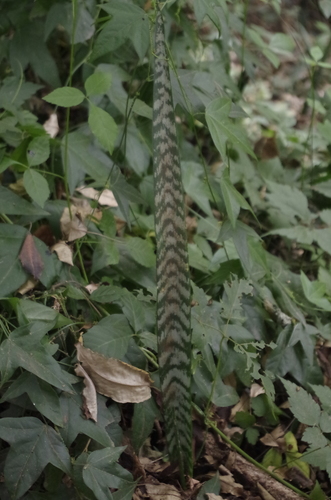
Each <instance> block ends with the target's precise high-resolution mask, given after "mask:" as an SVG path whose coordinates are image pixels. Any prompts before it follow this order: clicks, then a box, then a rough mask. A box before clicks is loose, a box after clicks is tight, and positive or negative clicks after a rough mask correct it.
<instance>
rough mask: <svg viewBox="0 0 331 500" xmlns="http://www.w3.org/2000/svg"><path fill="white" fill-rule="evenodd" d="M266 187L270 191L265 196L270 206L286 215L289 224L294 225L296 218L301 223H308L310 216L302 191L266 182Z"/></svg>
mask: <svg viewBox="0 0 331 500" xmlns="http://www.w3.org/2000/svg"><path fill="white" fill-rule="evenodd" d="M267 187H268V190H269V191H270V193H268V194H267V199H268V201H269V203H270V205H272V206H273V207H275V208H277V209H278V210H279V211H280V212H281V213H283V214H284V215H286V217H288V220H289V222H291V223H292V224H296V223H297V218H299V219H300V220H302V221H303V222H310V220H311V219H312V214H311V213H310V211H309V209H308V200H307V197H306V196H305V195H304V194H303V192H302V191H300V190H299V189H297V188H295V187H291V186H287V185H284V184H277V183H276V182H271V181H267Z"/></svg>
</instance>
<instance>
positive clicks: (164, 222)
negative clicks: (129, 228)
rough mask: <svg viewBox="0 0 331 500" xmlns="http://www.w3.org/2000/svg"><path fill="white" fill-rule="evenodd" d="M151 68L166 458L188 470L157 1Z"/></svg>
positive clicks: (184, 349) (180, 300) (173, 174)
mask: <svg viewBox="0 0 331 500" xmlns="http://www.w3.org/2000/svg"><path fill="white" fill-rule="evenodd" d="M157 8H158V12H157V18H156V26H155V71H154V110H153V144H154V153H153V154H154V181H155V226H156V242H157V265H156V269H157V290H158V292H157V295H158V296H157V330H158V350H159V365H160V379H161V390H162V397H163V411H164V419H165V429H166V438H167V443H168V449H169V456H170V460H171V461H172V462H174V463H178V464H179V468H180V473H181V478H182V482H183V478H184V475H185V474H189V475H190V474H191V472H192V421H191V392H190V386H191V326H190V300H191V293H190V277H189V267H188V253H187V238H186V227H185V211H184V199H183V188H182V179H181V169H180V161H179V151H178V145H177V136H176V123H175V114H174V108H173V100H172V89H171V82H170V74H169V64H168V59H167V53H166V44H165V36H164V23H163V18H162V13H161V10H160V6H159V5H158V6H157Z"/></svg>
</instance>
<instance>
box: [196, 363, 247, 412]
mask: <svg viewBox="0 0 331 500" xmlns="http://www.w3.org/2000/svg"><path fill="white" fill-rule="evenodd" d="M214 368H215V366H214ZM214 368H213V370H214ZM215 376H216V384H215V390H214V393H213V397H212V402H213V403H214V405H216V406H219V407H221V408H224V407H227V406H232V405H234V404H236V403H237V402H238V400H239V396H238V394H237V392H236V391H235V389H234V388H233V387H231V386H229V385H225V384H224V382H223V381H222V379H221V377H220V375H219V374H218V373H217V374H215ZM194 382H195V383H196V385H197V387H198V389H199V392H198V396H199V398H204V399H208V397H209V396H210V392H211V388H212V385H213V384H212V375H211V373H210V371H209V370H208V369H207V367H206V364H205V363H203V364H202V365H201V366H199V367H198V368H197V370H196V372H195V374H194Z"/></svg>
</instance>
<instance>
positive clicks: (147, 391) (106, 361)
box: [75, 343, 153, 403]
mask: <svg viewBox="0 0 331 500" xmlns="http://www.w3.org/2000/svg"><path fill="white" fill-rule="evenodd" d="M75 347H76V349H77V358H78V361H80V362H81V363H82V365H83V368H84V369H85V371H86V372H87V373H88V375H89V377H90V378H91V379H92V381H93V383H94V385H95V388H96V390H97V392H99V393H100V394H103V395H104V396H108V397H110V398H112V399H113V400H114V401H116V402H117V403H141V402H142V401H146V400H147V399H149V398H150V397H151V384H152V382H153V381H152V380H151V378H150V376H149V374H148V373H147V372H145V371H144V370H139V369H138V368H135V367H134V366H131V365H128V364H127V363H124V362H123V361H120V360H118V359H115V358H106V357H105V356H103V355H102V354H99V353H97V352H94V351H91V349H87V348H86V347H83V346H82V345H81V344H79V343H78V344H76V345H75Z"/></svg>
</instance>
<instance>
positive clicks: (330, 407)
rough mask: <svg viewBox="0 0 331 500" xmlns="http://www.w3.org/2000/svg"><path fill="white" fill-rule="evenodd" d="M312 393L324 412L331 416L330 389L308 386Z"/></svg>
mask: <svg viewBox="0 0 331 500" xmlns="http://www.w3.org/2000/svg"><path fill="white" fill-rule="evenodd" d="M310 387H311V388H312V389H313V391H314V393H315V394H316V396H317V397H318V399H319V400H320V402H321V405H322V408H323V410H325V411H326V412H327V413H328V414H329V415H331V389H330V387H328V386H326V385H314V384H310Z"/></svg>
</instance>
